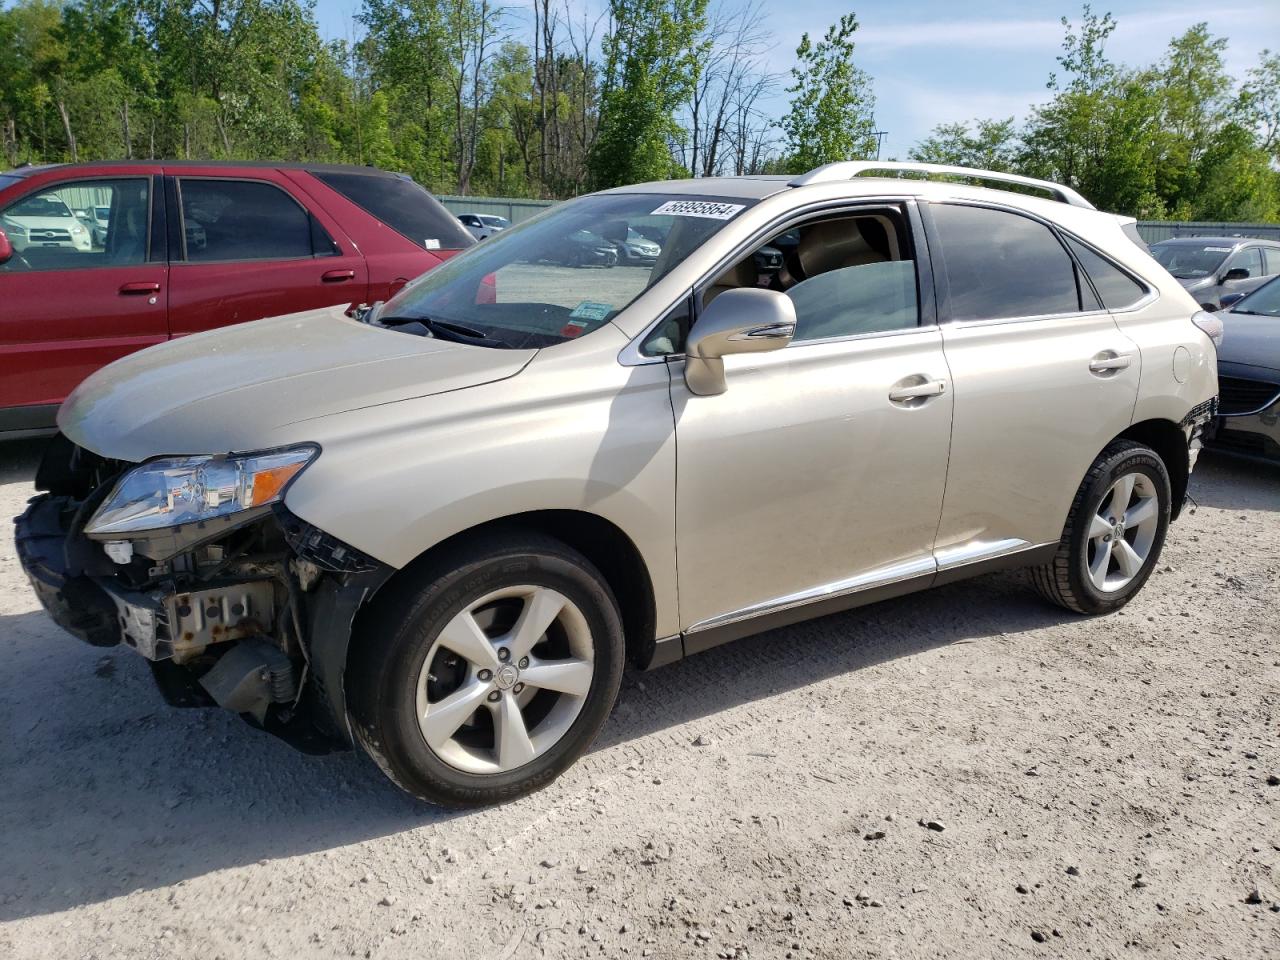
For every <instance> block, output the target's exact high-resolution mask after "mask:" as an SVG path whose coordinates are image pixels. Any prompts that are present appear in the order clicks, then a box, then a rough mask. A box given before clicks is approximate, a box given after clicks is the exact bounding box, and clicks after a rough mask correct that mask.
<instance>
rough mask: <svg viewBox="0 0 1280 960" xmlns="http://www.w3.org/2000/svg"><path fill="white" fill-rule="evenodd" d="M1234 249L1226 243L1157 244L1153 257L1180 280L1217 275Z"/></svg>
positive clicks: (1152, 250) (1153, 249) (1153, 250)
mask: <svg viewBox="0 0 1280 960" xmlns="http://www.w3.org/2000/svg"><path fill="white" fill-rule="evenodd" d="M1232 249H1233V248H1232V247H1231V246H1230V245H1228V244H1225V243H1206V244H1203V245H1202V244H1198V243H1157V244H1156V245H1155V246H1153V247H1152V248H1151V255H1152V256H1153V257H1155V258H1156V260H1157V261H1158V262H1159V264H1160V266H1162V267H1164V268H1165V269H1166V270H1168V271H1169V272H1170V273H1172V274H1173V275H1174V276H1175V277H1177V278H1178V279H1179V280H1194V279H1196V278H1197V277H1207V276H1209V274H1211V273H1217V272H1218V268H1219V267H1220V266H1222V261H1223V260H1225V259H1227V254H1229V253H1230V252H1231V250H1232Z"/></svg>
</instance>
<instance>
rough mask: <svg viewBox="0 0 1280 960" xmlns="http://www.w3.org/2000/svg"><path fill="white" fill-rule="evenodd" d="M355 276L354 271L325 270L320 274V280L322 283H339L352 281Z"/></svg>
mask: <svg viewBox="0 0 1280 960" xmlns="http://www.w3.org/2000/svg"><path fill="white" fill-rule="evenodd" d="M355 276H356V272H355V271H354V270H326V271H325V272H324V273H322V274H320V279H321V280H322V281H323V282H324V283H341V282H342V281H343V280H354V279H355Z"/></svg>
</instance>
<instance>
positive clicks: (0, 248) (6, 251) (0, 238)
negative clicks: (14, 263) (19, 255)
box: [0, 230, 13, 263]
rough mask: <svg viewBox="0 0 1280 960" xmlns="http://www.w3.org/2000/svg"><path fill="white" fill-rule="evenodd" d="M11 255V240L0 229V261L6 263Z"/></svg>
mask: <svg viewBox="0 0 1280 960" xmlns="http://www.w3.org/2000/svg"><path fill="white" fill-rule="evenodd" d="M12 257H13V242H12V241H11V240H10V239H9V235H8V234H7V233H5V232H4V231H3V230H0V263H8V262H9V260H10V259H12Z"/></svg>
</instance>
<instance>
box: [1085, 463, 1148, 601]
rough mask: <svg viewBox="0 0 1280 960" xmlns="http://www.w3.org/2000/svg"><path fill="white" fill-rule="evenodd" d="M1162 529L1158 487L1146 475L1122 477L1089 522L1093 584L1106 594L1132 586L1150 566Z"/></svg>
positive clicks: (1087, 559)
mask: <svg viewBox="0 0 1280 960" xmlns="http://www.w3.org/2000/svg"><path fill="white" fill-rule="evenodd" d="M1159 526H1160V501H1159V499H1158V498H1157V496H1156V487H1155V484H1154V483H1152V482H1151V480H1150V478H1148V477H1147V476H1146V475H1145V474H1142V473H1126V474H1124V475H1123V476H1122V477H1119V478H1118V479H1117V480H1116V482H1115V483H1113V484H1112V485H1111V489H1110V490H1108V491H1107V494H1106V496H1104V497H1103V498H1102V502H1101V503H1100V504H1099V505H1098V512H1097V513H1096V514H1094V516H1093V518H1092V520H1091V521H1090V523H1089V548H1088V555H1087V557H1086V558H1085V563H1086V564H1087V573H1088V574H1089V579H1090V580H1092V581H1093V585H1094V586H1095V587H1097V588H1098V589H1099V590H1101V591H1102V592H1103V593H1114V592H1115V591H1117V590H1121V589H1123V588H1124V587H1126V586H1128V585H1129V584H1130V583H1131V582H1132V581H1133V578H1134V577H1136V576H1137V575H1138V574H1139V573H1141V572H1142V569H1143V567H1144V566H1146V563H1147V558H1148V557H1150V556H1151V548H1152V546H1153V545H1154V544H1155V542H1156V531H1157V529H1159Z"/></svg>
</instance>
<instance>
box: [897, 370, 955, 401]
mask: <svg viewBox="0 0 1280 960" xmlns="http://www.w3.org/2000/svg"><path fill="white" fill-rule="evenodd" d="M907 379H908V380H911V379H919V375H917V376H916V377H908V378H907ZM946 392H947V381H945V380H925V381H924V382H923V383H912V384H908V385H906V386H895V387H894V388H893V389H892V390H890V391H889V399H890V400H892V401H893V402H894V403H909V402H910V401H912V400H928V399H929V398H930V397H940V396H942V395H943V394H944V393H946Z"/></svg>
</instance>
